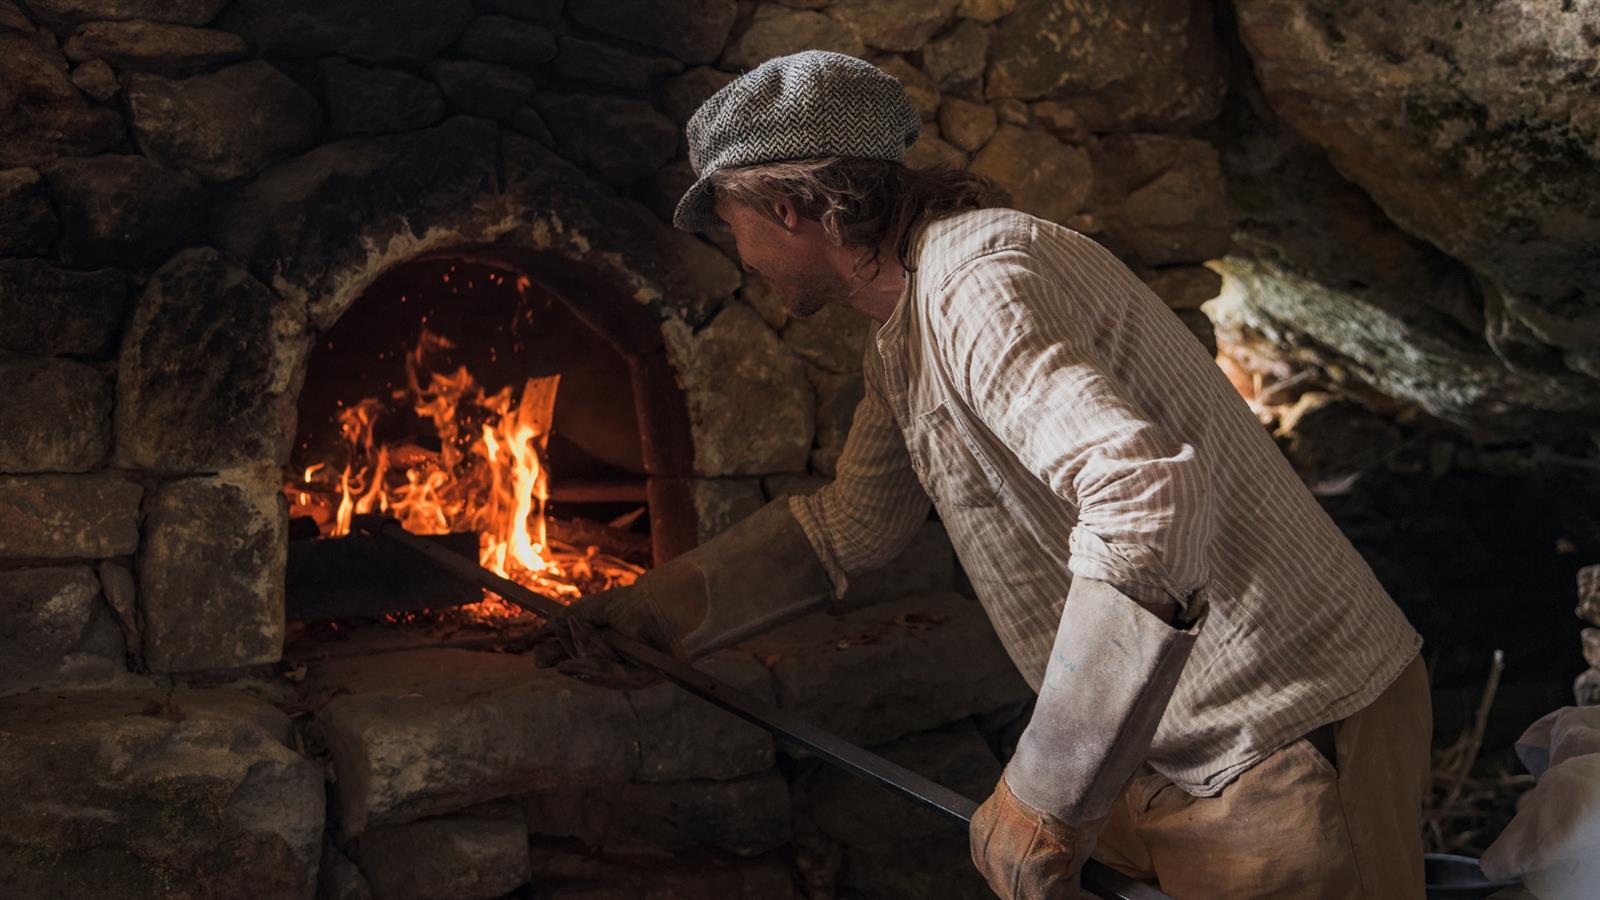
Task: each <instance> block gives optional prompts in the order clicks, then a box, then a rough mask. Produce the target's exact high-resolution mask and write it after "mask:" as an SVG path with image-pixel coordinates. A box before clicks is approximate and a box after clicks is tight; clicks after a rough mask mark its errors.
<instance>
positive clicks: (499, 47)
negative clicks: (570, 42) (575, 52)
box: [460, 16, 556, 69]
mask: <svg viewBox="0 0 1600 900" xmlns="http://www.w3.org/2000/svg"><path fill="white" fill-rule="evenodd" d="M460 47H461V52H462V53H464V54H466V55H467V56H470V57H472V58H473V59H481V60H483V61H485V62H492V63H502V64H504V65H508V66H516V67H517V68H519V69H527V68H531V67H533V66H539V65H543V64H545V63H547V62H549V61H550V60H552V59H555V58H556V35H555V32H553V31H551V30H550V29H548V28H540V27H539V26H537V25H530V24H528V23H527V22H523V21H521V20H518V19H511V18H507V17H506V16H481V17H479V18H476V19H473V20H472V24H471V25H468V26H467V30H466V32H465V33H464V34H462V35H461V44H460Z"/></svg>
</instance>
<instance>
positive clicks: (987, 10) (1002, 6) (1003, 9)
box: [956, 0, 1017, 23]
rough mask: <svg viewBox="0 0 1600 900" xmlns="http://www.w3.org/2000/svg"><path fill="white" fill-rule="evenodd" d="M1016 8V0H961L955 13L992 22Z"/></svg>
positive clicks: (967, 17) (979, 20) (963, 16)
mask: <svg viewBox="0 0 1600 900" xmlns="http://www.w3.org/2000/svg"><path fill="white" fill-rule="evenodd" d="M1016 8H1017V0H961V5H960V6H957V7H956V15H958V16H961V17H962V18H966V19H973V20H975V21H978V22H984V23H988V22H993V21H994V20H996V19H999V18H1001V17H1002V16H1007V15H1010V14H1011V12H1012V11H1013V10H1015V9H1016Z"/></svg>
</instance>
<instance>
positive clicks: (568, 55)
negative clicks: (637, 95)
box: [556, 37, 683, 91]
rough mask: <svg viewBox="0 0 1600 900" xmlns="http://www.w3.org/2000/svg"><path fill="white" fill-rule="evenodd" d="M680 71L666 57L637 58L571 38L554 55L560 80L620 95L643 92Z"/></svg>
mask: <svg viewBox="0 0 1600 900" xmlns="http://www.w3.org/2000/svg"><path fill="white" fill-rule="evenodd" d="M682 71H683V63H681V62H678V61H677V60H675V59H673V58H671V57H668V56H641V55H639V54H637V53H629V52H628V51H626V50H619V49H617V48H616V47H611V46H608V45H606V44H602V43H599V42H596V41H586V40H583V39H582V38H575V37H568V38H564V39H563V40H562V41H561V52H560V53H558V54H556V72H557V73H559V74H560V75H561V77H563V78H570V79H572V80H573V81H585V82H589V83H592V84H601V85H606V86H607V87H614V88H621V89H622V90H624V91H642V90H645V89H646V88H648V87H649V86H650V85H651V83H652V82H655V81H657V80H659V79H661V78H665V77H666V76H668V75H676V74H678V73H679V72H682Z"/></svg>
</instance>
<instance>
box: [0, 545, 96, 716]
mask: <svg viewBox="0 0 1600 900" xmlns="http://www.w3.org/2000/svg"><path fill="white" fill-rule="evenodd" d="M0 622H4V623H6V625H5V631H4V633H3V634H0V693H13V692H16V691H24V690H31V689H34V688H58V687H68V686H71V687H80V686H104V685H107V684H109V683H110V682H112V681H114V680H115V679H116V678H117V677H118V676H120V675H123V674H125V673H126V671H127V668H126V666H125V665H124V664H123V643H122V634H121V632H120V631H119V630H118V628H117V625H116V622H115V621H114V620H113V619H112V617H111V613H110V611H109V610H108V609H107V608H106V605H105V603H104V601H103V600H101V597H100V582H99V581H98V580H97V579H96V578H95V576H94V570H93V569H91V568H89V567H88V566H52V567H46V568H37V569H5V570H0Z"/></svg>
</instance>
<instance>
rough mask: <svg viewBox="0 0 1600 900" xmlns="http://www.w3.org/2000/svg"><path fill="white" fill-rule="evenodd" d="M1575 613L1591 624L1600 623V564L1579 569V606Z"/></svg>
mask: <svg viewBox="0 0 1600 900" xmlns="http://www.w3.org/2000/svg"><path fill="white" fill-rule="evenodd" d="M1573 613H1574V614H1575V615H1576V616H1577V617H1578V618H1580V619H1582V620H1584V621H1585V622H1588V623H1589V624H1591V625H1600V566H1584V567H1583V568H1581V569H1579V570H1578V608H1577V609H1575V610H1573Z"/></svg>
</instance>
